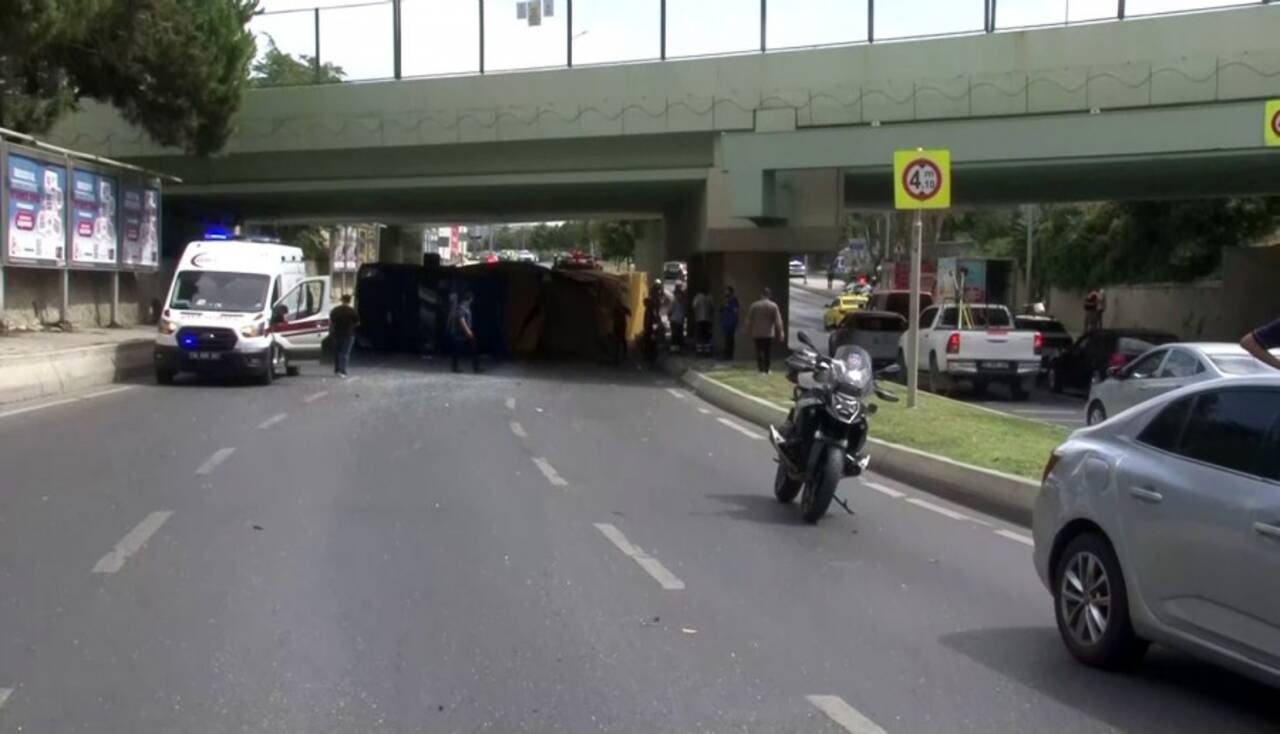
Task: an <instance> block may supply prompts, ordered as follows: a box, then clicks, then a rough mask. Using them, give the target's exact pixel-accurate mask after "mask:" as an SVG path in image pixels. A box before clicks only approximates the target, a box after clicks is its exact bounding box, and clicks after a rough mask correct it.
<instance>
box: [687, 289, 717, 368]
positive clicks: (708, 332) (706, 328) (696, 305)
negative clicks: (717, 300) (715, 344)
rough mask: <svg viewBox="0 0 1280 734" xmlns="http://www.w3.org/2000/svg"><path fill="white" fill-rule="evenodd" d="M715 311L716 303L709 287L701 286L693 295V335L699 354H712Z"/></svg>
mask: <svg viewBox="0 0 1280 734" xmlns="http://www.w3.org/2000/svg"><path fill="white" fill-rule="evenodd" d="M715 312H716V307H715V304H714V303H712V302H711V296H710V295H709V294H708V293H707V289H706V288H699V289H698V295H696V296H694V297H693V335H694V339H696V340H697V351H698V354H699V356H705V357H710V356H711V338H712V335H713V332H712V327H711V319H712V317H713V316H714V315H715Z"/></svg>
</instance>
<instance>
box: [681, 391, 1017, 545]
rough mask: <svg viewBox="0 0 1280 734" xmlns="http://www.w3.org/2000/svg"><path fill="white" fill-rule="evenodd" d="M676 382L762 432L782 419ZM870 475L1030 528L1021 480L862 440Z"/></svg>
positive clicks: (747, 401) (747, 400)
mask: <svg viewBox="0 0 1280 734" xmlns="http://www.w3.org/2000/svg"><path fill="white" fill-rule="evenodd" d="M680 381H681V382H683V383H685V384H686V385H688V386H689V387H691V388H693V391H694V392H695V393H697V394H698V396H699V397H701V398H702V399H703V400H706V401H707V402H709V403H711V404H712V405H715V406H716V407H718V408H720V409H721V410H724V411H726V412H729V413H733V414H734V415H736V416H738V417H739V418H742V419H744V420H748V421H751V422H752V423H755V424H757V425H759V426H762V427H767V426H769V425H770V424H774V425H776V424H779V423H781V422H782V421H784V420H785V419H786V417H787V411H786V410H784V409H783V408H781V407H779V406H777V405H775V404H774V403H771V402H769V401H768V400H763V399H761V398H757V397H755V396H754V395H748V394H747V393H744V392H742V391H741V390H738V389H736V388H733V387H730V386H729V385H726V384H724V383H723V382H720V381H718V380H715V379H713V378H710V377H707V376H706V375H704V374H702V373H700V372H697V371H696V370H685V371H684V373H683V374H681V375H680ZM868 444H869V445H870V446H871V470H872V471H875V472H879V473H880V474H883V475H885V476H887V477H890V478H892V479H896V480H898V481H900V482H904V483H907V484H911V485H913V486H916V487H919V488H920V489H923V490H925V491H928V492H930V493H933V494H938V495H941V496H945V497H947V498H948V499H953V500H956V501H959V502H962V503H964V504H966V505H968V506H971V507H974V508H975V509H979V510H982V511H984V512H991V513H993V514H996V515H999V516H1001V517H1005V518H1008V519H1010V520H1013V521H1014V522H1017V523H1020V524H1023V525H1030V522H1031V510H1032V508H1033V507H1034V506H1035V501H1036V495H1037V494H1039V492H1040V485H1038V484H1036V483H1035V482H1032V481H1030V480H1027V479H1023V478H1022V477H1018V476H1014V475H1012V474H1006V473H1004V472H998V471H993V470H991V469H984V468H982V467H978V466H973V465H971V464H965V463H962V462H959V461H955V460H952V459H948V458H946V457H943V456H937V455H935V454H930V453H927V452H924V451H919V450H917V449H913V448H909V447H907V446H901V445H899V444H894V443H889V442H887V441H881V440H879V439H876V438H871V439H869V440H868Z"/></svg>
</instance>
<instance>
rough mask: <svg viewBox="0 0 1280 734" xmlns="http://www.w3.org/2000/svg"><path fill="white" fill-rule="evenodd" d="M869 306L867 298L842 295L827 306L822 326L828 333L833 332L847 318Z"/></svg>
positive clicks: (823, 313) (823, 314)
mask: <svg viewBox="0 0 1280 734" xmlns="http://www.w3.org/2000/svg"><path fill="white" fill-rule="evenodd" d="M866 305H867V297H866V296H859V295H854V294H847V293H846V294H841V295H839V296H836V297H835V298H833V299H831V303H828V304H827V307H826V309H825V310H824V311H823V312H822V326H823V328H825V329H826V330H827V331H831V330H832V329H834V328H836V327H837V326H839V325H840V322H841V321H843V320H844V317H845V316H848V315H849V314H851V313H853V312H854V311H857V310H858V309H861V308H865V307H866Z"/></svg>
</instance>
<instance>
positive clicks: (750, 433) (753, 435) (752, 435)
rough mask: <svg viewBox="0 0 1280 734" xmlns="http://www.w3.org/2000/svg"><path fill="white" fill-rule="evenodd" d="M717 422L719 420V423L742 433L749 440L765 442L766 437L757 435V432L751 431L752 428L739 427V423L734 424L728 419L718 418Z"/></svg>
mask: <svg viewBox="0 0 1280 734" xmlns="http://www.w3.org/2000/svg"><path fill="white" fill-rule="evenodd" d="M716 420H718V421H720V422H721V423H723V424H724V425H726V426H728V427H730V428H732V429H733V430H735V431H737V432H738V433H741V434H742V435H744V436H746V437H747V438H753V439H755V440H757V441H763V440H764V436H762V435H760V434H759V433H756V432H755V431H753V430H751V429H750V428H744V427H743V426H741V425H739V424H737V423H735V422H733V421H731V420H729V419H728V418H716Z"/></svg>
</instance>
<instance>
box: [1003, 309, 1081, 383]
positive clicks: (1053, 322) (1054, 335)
mask: <svg viewBox="0 0 1280 734" xmlns="http://www.w3.org/2000/svg"><path fill="white" fill-rule="evenodd" d="M1013 325H1014V326H1015V327H1016V328H1017V329H1019V330H1020V331H1038V332H1040V333H1041V334H1043V335H1044V349H1042V350H1041V352H1040V371H1041V372H1045V373H1047V372H1048V371H1049V364H1050V363H1051V362H1053V359H1054V358H1055V357H1057V356H1058V355H1059V354H1062V353H1063V352H1065V351H1066V350H1067V349H1069V348H1070V347H1071V335H1070V334H1068V333H1067V327H1065V326H1063V325H1062V322H1061V321H1059V320H1057V319H1055V318H1053V317H1052V316H1035V315H1026V316H1014V317H1013Z"/></svg>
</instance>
